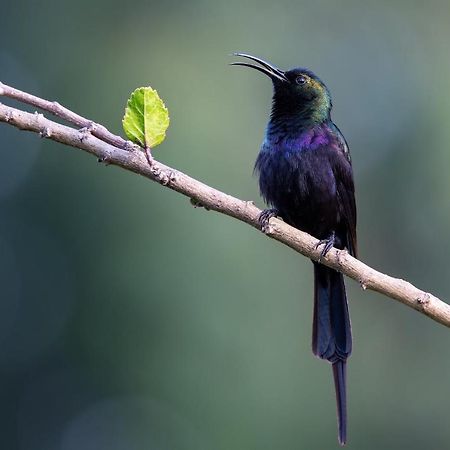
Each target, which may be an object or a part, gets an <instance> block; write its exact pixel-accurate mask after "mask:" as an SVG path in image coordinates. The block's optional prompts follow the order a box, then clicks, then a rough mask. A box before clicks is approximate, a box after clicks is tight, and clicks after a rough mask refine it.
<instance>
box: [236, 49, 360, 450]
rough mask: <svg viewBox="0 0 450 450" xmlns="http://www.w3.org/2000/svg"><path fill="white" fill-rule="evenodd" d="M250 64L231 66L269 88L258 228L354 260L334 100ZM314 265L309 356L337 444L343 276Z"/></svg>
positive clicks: (342, 420) (343, 148)
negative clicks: (327, 379) (298, 237)
mask: <svg viewBox="0 0 450 450" xmlns="http://www.w3.org/2000/svg"><path fill="white" fill-rule="evenodd" d="M234 55H235V56H240V57H243V58H247V59H249V60H252V61H254V62H256V63H258V64H259V65H255V64H251V63H248V62H235V63H232V65H238V66H246V67H251V68H253V69H256V70H258V71H260V72H262V73H264V74H265V75H267V76H268V77H269V78H271V80H272V84H273V101H272V112H271V114H270V120H269V123H268V125H267V129H266V133H265V137H264V141H263V144H262V146H261V149H260V152H259V155H258V158H257V160H256V164H255V171H256V172H257V173H258V174H259V187H260V191H261V194H262V196H263V197H264V199H265V201H266V203H267V204H268V205H269V206H271V207H272V209H268V210H265V211H264V212H263V213H262V214H261V217H260V223H261V226H262V228H264V226H266V225H267V223H268V221H269V219H270V218H271V217H273V216H279V217H281V218H282V219H283V220H284V221H285V222H287V223H289V224H290V225H292V226H294V227H296V228H298V229H300V230H303V231H305V232H307V233H309V234H311V235H313V236H315V237H316V238H317V239H319V240H320V241H319V244H318V246H319V245H323V249H322V252H321V255H322V256H324V255H325V254H326V253H327V252H328V251H329V250H330V249H331V248H332V247H333V246H335V247H336V248H339V249H343V248H347V249H348V251H349V253H350V254H351V255H353V256H355V257H356V205H355V189H354V184H353V172H352V164H351V159H350V153H349V150H348V146H347V143H346V141H345V139H344V137H343V136H342V134H341V132H340V131H339V129H338V128H337V126H336V125H335V124H334V123H333V122H332V120H331V116H330V111H331V107H332V104H331V97H330V93H329V91H328V89H327V87H326V86H325V84H324V83H323V82H322V81H321V80H320V79H319V78H318V77H317V76H316V75H315V74H314V73H312V72H311V71H310V70H308V69H302V68H295V69H292V70H288V71H282V70H280V69H278V68H276V67H275V66H273V65H272V64H269V63H268V62H266V61H264V60H262V59H260V58H256V57H254V56H251V55H248V54H245V53H235V54H234ZM313 264H314V315H313V331H312V349H313V352H314V354H315V355H316V356H318V357H319V358H322V359H326V360H327V361H329V362H330V363H331V364H332V367H333V375H334V383H335V390H336V401H337V416H338V429H339V433H338V437H339V443H340V444H341V445H344V444H345V443H346V441H347V400H346V361H347V358H348V357H349V356H350V353H351V350H352V336H351V326H350V317H349V312H348V305H347V296H346V293H345V285H344V278H343V276H342V274H340V273H339V272H336V271H334V270H333V269H330V268H328V267H326V266H323V265H321V264H320V263H316V262H313Z"/></svg>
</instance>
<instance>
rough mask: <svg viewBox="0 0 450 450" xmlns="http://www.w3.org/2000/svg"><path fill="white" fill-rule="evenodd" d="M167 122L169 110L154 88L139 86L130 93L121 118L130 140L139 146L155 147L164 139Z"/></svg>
mask: <svg viewBox="0 0 450 450" xmlns="http://www.w3.org/2000/svg"><path fill="white" fill-rule="evenodd" d="M169 122H170V119H169V111H168V110H167V108H166V106H165V105H164V102H163V101H162V100H161V99H160V98H159V95H158V92H156V90H154V89H152V88H151V87H150V86H148V87H141V88H138V89H136V90H135V91H134V92H133V93H132V94H131V96H130V98H129V99H128V102H127V107H126V108H125V115H124V117H123V120H122V125H123V129H124V131H125V134H126V135H127V137H128V139H130V141H133V142H135V143H136V144H139V145H140V146H141V147H149V148H153V147H156V146H157V145H159V144H161V142H162V141H164V138H165V137H166V130H167V127H168V126H169Z"/></svg>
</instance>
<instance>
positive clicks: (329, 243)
mask: <svg viewBox="0 0 450 450" xmlns="http://www.w3.org/2000/svg"><path fill="white" fill-rule="evenodd" d="M334 241H335V233H334V231H333V232H332V233H331V235H330V236H329V237H327V238H326V239H321V240H320V241H319V242H318V243H317V244H316V246H315V247H316V250H317V249H318V248H319V247H320V246H321V245H323V249H322V251H321V252H320V256H319V260H318V262H321V261H322V258H324V257H325V256H326V254H327V253H328V252H329V251H330V250H331V249H332V248H333V246H334Z"/></svg>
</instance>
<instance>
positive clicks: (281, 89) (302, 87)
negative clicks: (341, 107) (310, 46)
mask: <svg viewBox="0 0 450 450" xmlns="http://www.w3.org/2000/svg"><path fill="white" fill-rule="evenodd" d="M234 55H235V56H240V57H242V58H247V59H249V60H251V61H254V62H256V63H258V64H259V65H256V64H251V63H248V62H233V63H231V65H233V66H245V67H250V68H252V69H256V70H258V71H259V72H262V73H264V74H265V75H267V76H268V77H269V78H270V79H271V80H272V84H273V90H274V94H273V107H272V115H273V116H301V117H303V118H304V119H305V120H307V119H310V120H313V121H323V120H326V119H328V118H329V117H330V110H331V107H332V104H331V96H330V93H329V91H328V88H327V87H326V86H325V84H324V83H323V82H322V81H321V80H320V78H319V77H317V76H316V75H315V74H314V73H313V72H311V71H310V70H308V69H303V68H295V69H291V70H287V71H283V70H280V69H278V68H277V67H275V66H274V65H273V64H270V63H268V62H267V61H264V60H262V59H260V58H256V57H255V56H252V55H248V54H246V53H234Z"/></svg>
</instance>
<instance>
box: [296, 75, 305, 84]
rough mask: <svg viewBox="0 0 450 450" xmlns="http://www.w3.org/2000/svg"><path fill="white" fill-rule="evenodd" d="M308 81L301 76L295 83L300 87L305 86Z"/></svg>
mask: <svg viewBox="0 0 450 450" xmlns="http://www.w3.org/2000/svg"><path fill="white" fill-rule="evenodd" d="M307 81H308V80H307V78H306V77H305V76H304V75H300V76H298V77H297V78H296V79H295V82H296V83H297V84H300V85H302V84H305V83H306V82H307Z"/></svg>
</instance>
